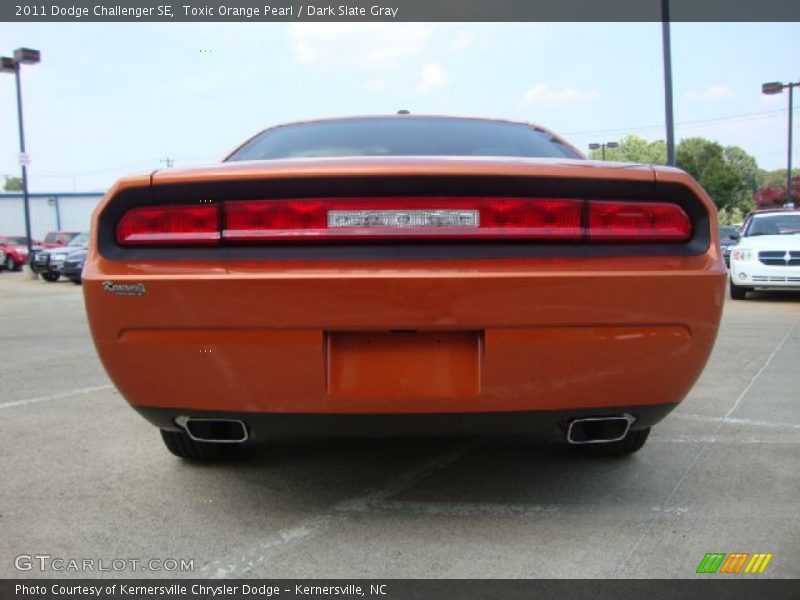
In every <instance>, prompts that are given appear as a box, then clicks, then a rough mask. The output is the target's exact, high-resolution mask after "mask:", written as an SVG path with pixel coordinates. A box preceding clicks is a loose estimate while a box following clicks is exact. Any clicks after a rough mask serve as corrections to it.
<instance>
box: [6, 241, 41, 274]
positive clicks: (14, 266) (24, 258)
mask: <svg viewBox="0 0 800 600" xmlns="http://www.w3.org/2000/svg"><path fill="white" fill-rule="evenodd" d="M36 247H37V248H38V247H40V246H36ZM0 252H2V254H3V257H2V260H1V261H0V265H2V268H4V269H5V270H6V271H18V270H19V269H21V268H22V265H24V264H26V263H27V262H28V239H27V238H26V237H25V236H24V235H0Z"/></svg>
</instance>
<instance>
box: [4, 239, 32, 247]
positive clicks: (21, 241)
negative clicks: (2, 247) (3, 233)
mask: <svg viewBox="0 0 800 600" xmlns="http://www.w3.org/2000/svg"><path fill="white" fill-rule="evenodd" d="M27 243H28V239H27V238H24V237H5V238H0V244H17V245H19V246H25V245H26V244H27Z"/></svg>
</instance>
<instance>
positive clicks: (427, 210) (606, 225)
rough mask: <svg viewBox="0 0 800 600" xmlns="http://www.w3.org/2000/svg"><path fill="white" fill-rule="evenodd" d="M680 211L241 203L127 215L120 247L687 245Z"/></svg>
mask: <svg viewBox="0 0 800 600" xmlns="http://www.w3.org/2000/svg"><path fill="white" fill-rule="evenodd" d="M691 235H692V225H691V222H690V220H689V217H688V216H687V214H686V212H685V211H684V210H683V209H682V208H681V207H680V206H678V205H677V204H670V203H666V202H628V201H609V200H577V199H568V198H482V197H410V198H409V197H398V198H386V197H381V198H310V199H298V200H282V199H278V200H233V201H225V202H221V203H219V204H213V205H211V204H209V205H198V204H194V205H164V206H148V207H139V208H133V209H131V210H129V211H128V212H127V213H125V215H124V216H123V217H122V220H121V221H120V222H119V225H118V226H117V241H118V242H119V243H120V244H122V245H153V246H155V245H172V244H218V243H224V242H226V241H227V242H231V243H235V242H247V241H291V240H297V241H310V240H320V241H330V240H373V239H391V240H398V239H419V238H422V239H517V240H555V241H558V240H563V241H595V242H603V241H609V242H640V241H643V242H658V241H665V242H675V241H686V240H688V239H689V238H690V237H691Z"/></svg>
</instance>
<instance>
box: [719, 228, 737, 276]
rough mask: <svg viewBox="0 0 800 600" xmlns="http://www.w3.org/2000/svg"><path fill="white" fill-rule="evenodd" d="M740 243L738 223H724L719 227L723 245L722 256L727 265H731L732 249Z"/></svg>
mask: <svg viewBox="0 0 800 600" xmlns="http://www.w3.org/2000/svg"><path fill="white" fill-rule="evenodd" d="M738 243H739V228H738V227H736V225H723V226H722V227H720V228H719V245H720V246H721V247H722V257H723V258H724V259H725V266H726V267H728V268H730V266H731V249H732V248H733V247H734V246H735V245H736V244H738Z"/></svg>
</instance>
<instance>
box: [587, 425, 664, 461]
mask: <svg viewBox="0 0 800 600" xmlns="http://www.w3.org/2000/svg"><path fill="white" fill-rule="evenodd" d="M649 435H650V428H649V427H648V428H647V429H631V430H630V431H629V432H628V435H626V436H625V437H624V438H622V439H621V440H619V441H618V442H606V443H602V444H580V445H577V446H573V448H575V449H576V450H578V451H580V452H582V453H584V454H587V455H589V456H627V455H629V454H633V453H634V452H637V451H638V450H640V449H641V448H642V446H644V443H645V442H646V441H647V436H649Z"/></svg>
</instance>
